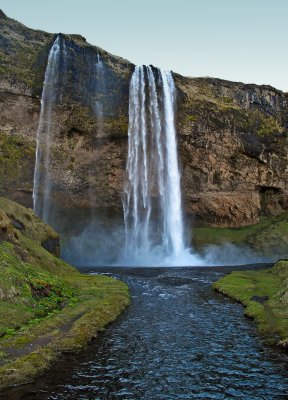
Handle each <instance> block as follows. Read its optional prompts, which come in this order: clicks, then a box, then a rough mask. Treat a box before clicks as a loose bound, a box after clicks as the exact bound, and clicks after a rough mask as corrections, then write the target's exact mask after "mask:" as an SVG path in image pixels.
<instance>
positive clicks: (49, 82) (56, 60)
mask: <svg viewBox="0 0 288 400" xmlns="http://www.w3.org/2000/svg"><path fill="white" fill-rule="evenodd" d="M65 58H66V47H65V42H64V41H62V43H61V38H60V36H59V35H58V36H57V38H56V40H55V42H54V43H53V45H52V47H51V49H50V52H49V56H48V63H47V67H46V72H45V79H44V85H43V91H42V99H41V111H40V119H39V125H38V131H37V137H36V141H37V144H36V161H35V170H34V185H33V208H34V211H35V213H36V214H37V215H38V216H39V217H40V218H42V219H43V220H44V221H45V222H48V219H49V213H50V208H51V179H50V178H51V177H50V170H51V169H50V168H51V166H50V164H51V143H52V141H53V122H52V121H53V118H52V113H53V108H54V106H55V103H56V100H57V98H58V96H59V92H60V91H59V88H60V86H61V85H60V80H61V73H60V61H61V60H62V61H63V63H64V64H65Z"/></svg>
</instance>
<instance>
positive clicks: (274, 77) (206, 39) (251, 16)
mask: <svg viewBox="0 0 288 400" xmlns="http://www.w3.org/2000/svg"><path fill="white" fill-rule="evenodd" d="M0 8H1V9H2V10H3V11H4V12H5V13H6V14H7V15H8V16H9V17H11V18H14V19H17V20H19V21H20V22H22V23H24V24H25V25H27V26H29V27H31V28H35V29H42V30H45V31H48V32H55V33H58V32H63V33H79V34H81V35H83V36H85V37H86V39H87V41H88V42H90V43H92V44H95V45H97V46H100V47H102V48H104V49H105V50H107V51H109V52H111V53H113V54H116V55H119V56H121V57H124V58H126V59H128V60H130V61H131V62H134V63H135V64H153V65H155V66H158V67H162V68H166V69H172V70H173V71H175V72H179V73H181V74H183V75H187V76H194V77H195V76H213V77H217V78H223V79H228V80H233V81H242V82H246V83H258V84H270V85H272V86H274V87H276V88H278V89H281V90H284V91H288V52H287V48H288V46H287V41H288V0H134V1H133V0H101V1H100V0H80V1H79V0H77V1H74V0H45V1H41V0H0Z"/></svg>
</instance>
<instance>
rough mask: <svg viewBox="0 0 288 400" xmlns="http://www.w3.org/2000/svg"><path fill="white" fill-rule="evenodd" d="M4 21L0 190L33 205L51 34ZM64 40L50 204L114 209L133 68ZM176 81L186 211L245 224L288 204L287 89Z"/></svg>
mask: <svg viewBox="0 0 288 400" xmlns="http://www.w3.org/2000/svg"><path fill="white" fill-rule="evenodd" d="M0 19H1V27H0V56H1V58H0V71H1V78H0V79H1V80H0V116H1V118H0V132H2V133H1V136H0V140H1V153H0V176H1V187H0V193H2V194H5V195H6V196H9V197H10V198H12V199H16V200H18V201H20V202H22V203H24V204H25V205H31V202H32V198H31V192H32V187H33V169H34V157H35V156H34V149H35V137H36V132H37V126H38V120H39V113H40V97H41V91H42V85H43V80H44V74H45V68H46V64H47V58H48V53H49V49H50V48H51V45H52V43H53V42H54V40H55V38H56V35H52V34H48V33H45V32H41V31H34V30H31V29H28V28H26V27H24V26H23V25H21V24H20V23H18V22H16V21H13V20H11V19H9V18H7V17H6V16H5V15H4V14H3V13H1V14H0ZM61 40H62V41H64V42H65V46H66V58H65V65H64V64H63V66H62V67H63V73H62V74H61V75H62V80H61V82H62V83H61V87H60V88H59V93H58V95H59V99H60V101H59V104H58V106H57V108H56V110H55V113H54V115H53V120H54V123H53V135H54V138H53V146H52V164H51V170H52V176H53V188H54V189H53V197H54V201H55V202H56V203H58V204H59V205H61V207H63V206H64V207H66V208H67V207H73V208H83V209H89V208H91V207H93V208H99V207H105V208H106V209H111V208H115V209H117V210H119V209H121V208H122V192H123V178H124V173H125V163H126V154H127V128H128V100H129V81H130V77H131V74H132V72H133V68H134V66H133V64H131V63H129V62H128V61H126V60H123V59H121V58H118V57H115V56H112V55H111V54H109V53H107V52H105V51H104V50H102V49H99V48H97V47H94V46H91V45H89V44H88V43H86V41H85V39H84V38H82V37H81V36H77V35H61ZM99 57H100V60H101V64H99ZM97 62H98V66H97ZM174 79H175V84H176V87H177V132H178V147H179V159H180V160H179V161H180V165H181V169H182V192H183V199H184V204H185V211H186V213H187V214H189V215H193V217H195V216H196V217H197V219H198V220H199V221H200V222H201V223H203V222H204V223H209V224H212V225H219V226H241V225H248V224H253V223H255V222H257V221H258V219H259V216H260V214H266V215H271V214H277V213H280V212H282V211H283V210H287V209H288V201H287V190H288V187H287V186H288V171H287V154H288V152H287V150H288V144H287V128H288V103H287V102H288V95H287V94H285V93H283V92H281V91H278V90H276V89H273V88H272V87H269V86H256V85H244V84H241V83H233V82H227V81H221V80H218V79H212V78H198V79H192V78H184V77H182V76H180V75H177V74H174ZM11 155H12V156H11ZM13 155H14V156H13ZM15 155H16V156H15ZM11 160H12V162H11ZM13 160H15V161H13Z"/></svg>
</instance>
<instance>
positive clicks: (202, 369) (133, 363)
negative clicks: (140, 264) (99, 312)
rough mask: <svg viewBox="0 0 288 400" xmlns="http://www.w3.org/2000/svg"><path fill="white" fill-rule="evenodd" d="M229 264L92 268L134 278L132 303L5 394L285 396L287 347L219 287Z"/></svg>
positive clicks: (3, 397)
mask: <svg viewBox="0 0 288 400" xmlns="http://www.w3.org/2000/svg"><path fill="white" fill-rule="evenodd" d="M241 268H242V267H236V269H238V270H240V269H241ZM243 268H245V266H243ZM249 268H250V269H251V268H254V267H253V266H249ZM255 268H256V269H257V268H258V266H255ZM228 271H231V267H210V268H199V267H195V268H193V267H192V268H191V267H190V268H179V267H175V268H170V267H169V268H133V267H127V268H125V267H122V268H117V267H113V268H110V269H109V268H107V267H106V268H91V269H90V273H95V272H96V273H105V274H109V273H110V274H111V275H112V276H114V277H115V278H118V279H119V278H120V279H121V280H123V281H124V282H126V283H127V284H128V286H129V288H130V291H131V296H132V298H133V302H132V305H131V307H129V308H128V309H127V310H126V311H125V313H124V314H123V315H122V316H121V317H120V318H119V319H118V320H117V321H116V322H115V323H113V324H111V325H109V326H108V327H107V329H105V331H104V332H101V333H100V334H99V336H98V338H97V340H95V341H94V342H92V343H91V345H89V348H87V349H86V350H84V351H83V352H82V351H81V352H80V353H78V354H71V355H68V356H67V357H64V358H62V359H61V360H59V362H58V363H56V364H55V366H54V367H53V368H51V369H50V371H48V372H47V374H44V375H43V376H41V377H39V378H38V379H36V380H35V381H33V383H31V384H28V385H24V386H20V387H16V388H9V390H5V391H3V392H1V393H0V400H8V399H11V400H12V399H13V400H16V399H24V398H25V399H41V400H51V399H59V400H60V399H61V400H62V399H87V400H95V397H96V398H99V399H113V400H123V399H124V398H125V399H127V400H128V399H129V400H135V399H141V400H151V399H159V400H160V399H165V400H166V399H179V400H180V399H191V398H192V399H203V398H205V399H223V398H225V399H232V398H233V399H234V398H241V399H253V400H261V399H262V400H263V399H269V400H280V399H286V394H287V391H288V371H287V361H288V355H285V354H283V352H281V351H277V350H275V349H274V348H271V347H270V346H265V345H264V343H263V341H262V340H261V338H260V335H258V334H257V331H256V327H255V326H254V323H249V322H248V321H247V319H246V318H245V317H244V315H243V309H242V306H241V305H239V304H236V303H235V302H232V301H231V300H229V299H228V298H227V297H225V296H222V295H221V294H219V293H217V292H216V291H214V290H213V289H212V287H211V285H212V282H215V281H216V280H217V279H219V278H221V277H222V276H223V275H224V274H226V273H227V272H228Z"/></svg>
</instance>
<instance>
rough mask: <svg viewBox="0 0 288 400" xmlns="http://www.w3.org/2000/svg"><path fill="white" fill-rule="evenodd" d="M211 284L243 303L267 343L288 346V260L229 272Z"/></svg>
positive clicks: (246, 312) (247, 313)
mask: <svg viewBox="0 0 288 400" xmlns="http://www.w3.org/2000/svg"><path fill="white" fill-rule="evenodd" d="M213 287H214V289H215V290H217V291H218V292H220V293H222V294H224V295H227V296H229V297H231V298H232V299H234V300H236V301H238V302H240V303H242V304H243V305H244V307H245V315H247V316H248V317H251V318H253V319H255V321H256V323H257V326H258V328H259V330H260V332H261V333H262V334H264V335H265V338H266V340H267V341H268V342H269V343H271V344H277V345H279V346H281V347H282V348H285V349H287V348H288V307H287V305H288V261H279V262H278V263H276V264H275V265H274V267H273V268H270V269H267V270H260V271H237V272H232V273H230V274H228V275H226V276H225V277H224V278H222V279H220V280H219V281H217V282H215V283H214V284H213ZM254 296H257V297H256V299H255V297H254Z"/></svg>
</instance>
